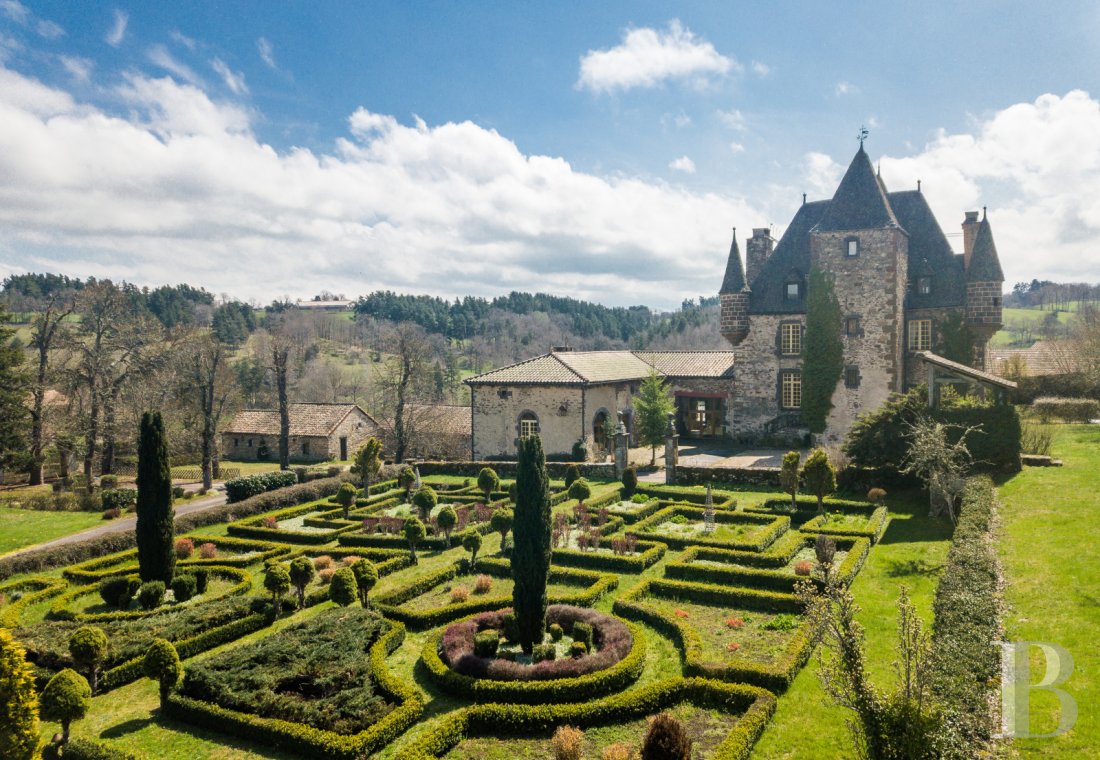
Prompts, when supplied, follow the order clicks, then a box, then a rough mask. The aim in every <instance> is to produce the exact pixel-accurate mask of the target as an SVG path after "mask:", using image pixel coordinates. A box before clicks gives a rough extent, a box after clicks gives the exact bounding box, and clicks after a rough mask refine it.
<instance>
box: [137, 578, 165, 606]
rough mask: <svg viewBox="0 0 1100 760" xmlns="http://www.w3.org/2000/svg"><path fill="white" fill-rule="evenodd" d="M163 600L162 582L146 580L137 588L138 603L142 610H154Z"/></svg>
mask: <svg viewBox="0 0 1100 760" xmlns="http://www.w3.org/2000/svg"><path fill="white" fill-rule="evenodd" d="M162 601H164V583H163V582H161V581H146V582H145V583H143V584H141V588H139V589H138V604H140V605H141V608H142V609H143V610H155V609H156V608H157V607H159V606H160V603H161V602H162Z"/></svg>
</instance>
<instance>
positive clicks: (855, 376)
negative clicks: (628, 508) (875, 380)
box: [844, 366, 859, 388]
mask: <svg viewBox="0 0 1100 760" xmlns="http://www.w3.org/2000/svg"><path fill="white" fill-rule="evenodd" d="M844 387H845V388H858V387H859V367H856V366H849V367H845V368H844Z"/></svg>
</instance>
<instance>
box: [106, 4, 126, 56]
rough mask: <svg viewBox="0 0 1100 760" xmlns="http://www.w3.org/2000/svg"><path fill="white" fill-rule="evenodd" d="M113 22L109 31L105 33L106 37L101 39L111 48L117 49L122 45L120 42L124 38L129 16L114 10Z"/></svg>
mask: <svg viewBox="0 0 1100 760" xmlns="http://www.w3.org/2000/svg"><path fill="white" fill-rule="evenodd" d="M114 16H115V20H114V24H113V25H112V26H111V28H110V30H108V32H107V36H106V37H104V38H103V39H104V40H106V42H107V44H108V45H110V46H111V47H118V46H119V45H121V44H122V40H123V39H124V38H125V37H126V25H127V24H128V23H130V16H129V14H127V13H126V12H125V11H120V10H118V9H117V8H116V9H115V14H114Z"/></svg>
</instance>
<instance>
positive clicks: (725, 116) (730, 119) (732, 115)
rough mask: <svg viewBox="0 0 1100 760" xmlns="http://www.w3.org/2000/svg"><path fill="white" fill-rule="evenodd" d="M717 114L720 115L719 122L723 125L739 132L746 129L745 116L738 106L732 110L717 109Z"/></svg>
mask: <svg viewBox="0 0 1100 760" xmlns="http://www.w3.org/2000/svg"><path fill="white" fill-rule="evenodd" d="M715 114H716V115H717V116H718V122H719V123H720V124H721V125H722V126H724V127H726V128H728V129H735V130H737V131H738V132H744V131H745V129H746V127H745V117H744V115H743V114H742V113H741V112H740V111H739V110H737V109H736V108H735V109H733V110H732V111H716V112H715Z"/></svg>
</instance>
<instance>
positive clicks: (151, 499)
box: [137, 412, 176, 585]
mask: <svg viewBox="0 0 1100 760" xmlns="http://www.w3.org/2000/svg"><path fill="white" fill-rule="evenodd" d="M137 469H138V475H137V492H138V495H137V550H138V567H139V572H140V574H141V579H142V580H143V581H163V582H164V584H165V585H167V584H169V583H171V582H172V574H173V573H174V572H175V569H176V552H175V548H174V547H173V545H172V541H173V538H174V537H175V526H174V525H173V520H174V517H175V515H174V513H173V510H172V468H171V466H170V464H169V463H168V440H167V439H166V438H165V436H164V421H163V420H161V418H160V412H146V413H145V414H143V415H142V417H141V438H140V439H139V440H138V468H137Z"/></svg>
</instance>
